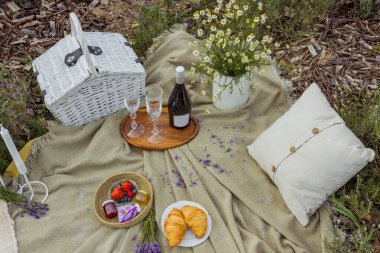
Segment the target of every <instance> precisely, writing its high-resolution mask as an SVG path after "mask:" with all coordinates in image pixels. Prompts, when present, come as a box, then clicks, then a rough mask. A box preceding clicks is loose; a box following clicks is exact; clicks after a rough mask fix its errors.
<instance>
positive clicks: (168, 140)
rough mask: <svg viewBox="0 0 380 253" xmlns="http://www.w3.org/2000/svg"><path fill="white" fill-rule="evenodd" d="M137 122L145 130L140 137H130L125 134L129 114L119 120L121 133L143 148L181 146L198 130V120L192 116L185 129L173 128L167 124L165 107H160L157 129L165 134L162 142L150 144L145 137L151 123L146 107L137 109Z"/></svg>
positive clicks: (163, 148) (129, 120) (136, 145)
mask: <svg viewBox="0 0 380 253" xmlns="http://www.w3.org/2000/svg"><path fill="white" fill-rule="evenodd" d="M137 123H138V124H143V125H144V128H145V131H144V135H143V136H142V137H139V138H130V137H128V136H127V133H128V131H129V129H130V125H131V117H130V116H129V114H128V115H127V116H125V118H124V119H123V120H122V122H121V125H120V130H121V134H122V135H123V137H124V139H125V140H126V141H127V142H128V143H129V144H130V145H132V146H134V147H137V148H141V149H145V150H167V149H171V148H176V147H179V146H182V145H184V144H186V143H188V142H189V141H191V140H192V139H194V137H195V136H196V135H197V134H198V130H199V126H198V121H197V120H196V119H195V118H194V117H193V116H191V117H190V125H189V126H188V127H186V128H185V129H175V128H173V127H171V126H170V124H169V113H168V108H167V107H162V112H161V116H160V118H159V119H158V129H159V131H160V132H161V133H163V134H164V136H165V140H164V142H163V143H160V144H152V143H149V142H148V141H147V137H148V136H149V135H150V134H151V132H152V129H153V125H152V120H151V118H150V117H149V116H148V113H147V112H146V108H142V109H139V110H138V112H137Z"/></svg>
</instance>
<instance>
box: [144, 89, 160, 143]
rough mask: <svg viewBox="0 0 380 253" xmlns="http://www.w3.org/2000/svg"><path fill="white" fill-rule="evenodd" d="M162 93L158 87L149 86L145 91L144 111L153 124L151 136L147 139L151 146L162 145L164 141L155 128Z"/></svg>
mask: <svg viewBox="0 0 380 253" xmlns="http://www.w3.org/2000/svg"><path fill="white" fill-rule="evenodd" d="M162 93H163V91H162V89H161V87H160V86H158V85H150V86H148V87H147V88H146V91H145V99H146V109H147V112H148V115H149V117H151V118H152V123H153V130H152V135H151V136H149V137H148V142H150V143H153V144H158V143H162V142H164V139H165V137H164V136H163V134H162V133H161V132H160V131H159V130H158V128H157V123H158V118H159V117H160V115H161V109H162Z"/></svg>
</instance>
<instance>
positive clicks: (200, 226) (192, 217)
mask: <svg viewBox="0 0 380 253" xmlns="http://www.w3.org/2000/svg"><path fill="white" fill-rule="evenodd" d="M181 212H182V214H183V217H185V222H186V224H187V226H189V228H190V229H191V231H193V233H194V234H195V236H196V237H197V238H201V237H203V236H204V235H205V233H206V229H207V215H206V213H205V212H204V211H203V210H202V209H199V208H198V207H195V206H188V205H186V206H183V207H182V209H181Z"/></svg>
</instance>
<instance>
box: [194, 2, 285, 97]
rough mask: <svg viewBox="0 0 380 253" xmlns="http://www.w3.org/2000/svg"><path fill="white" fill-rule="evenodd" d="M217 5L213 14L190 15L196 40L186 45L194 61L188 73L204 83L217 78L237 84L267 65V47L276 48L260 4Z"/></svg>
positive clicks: (276, 44) (207, 10)
mask: <svg viewBox="0 0 380 253" xmlns="http://www.w3.org/2000/svg"><path fill="white" fill-rule="evenodd" d="M254 2H255V1H254ZM217 3H218V5H217V7H216V8H214V9H213V10H209V9H205V10H201V11H199V12H196V13H194V15H193V19H194V20H195V21H196V23H197V24H198V27H197V28H198V29H197V35H198V38H199V39H200V40H199V42H197V41H194V42H190V43H189V45H190V46H192V47H194V50H193V54H194V55H195V56H196V57H197V61H196V62H193V67H192V68H191V73H192V74H195V73H196V72H199V73H202V74H205V75H206V76H207V77H209V78H207V79H208V80H212V79H213V78H215V77H217V76H218V75H220V74H222V75H224V76H229V77H233V78H234V79H235V80H238V79H239V78H240V77H241V76H242V75H246V74H248V75H251V74H252V70H253V69H254V68H255V67H260V66H261V65H263V64H268V63H269V62H270V60H271V54H272V51H271V49H270V48H271V46H273V45H275V46H277V47H278V46H279V44H278V43H274V42H273V38H272V37H271V36H270V35H269V31H270V26H269V25H266V21H267V16H266V14H265V13H264V12H263V3H262V2H258V3H250V5H242V4H240V3H238V2H235V0H230V1H229V2H228V3H224V1H223V0H218V1H217ZM201 82H203V80H201ZM227 87H228V84H225V85H224V86H222V89H221V90H220V92H219V93H221V92H223V91H224V90H225V89H226V88H227Z"/></svg>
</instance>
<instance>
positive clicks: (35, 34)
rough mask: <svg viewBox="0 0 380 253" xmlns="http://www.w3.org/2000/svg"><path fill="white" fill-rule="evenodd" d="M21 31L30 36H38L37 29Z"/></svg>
mask: <svg viewBox="0 0 380 253" xmlns="http://www.w3.org/2000/svg"><path fill="white" fill-rule="evenodd" d="M21 32H22V33H23V34H26V35H28V36H30V37H36V36H37V31H36V30H32V29H21Z"/></svg>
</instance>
